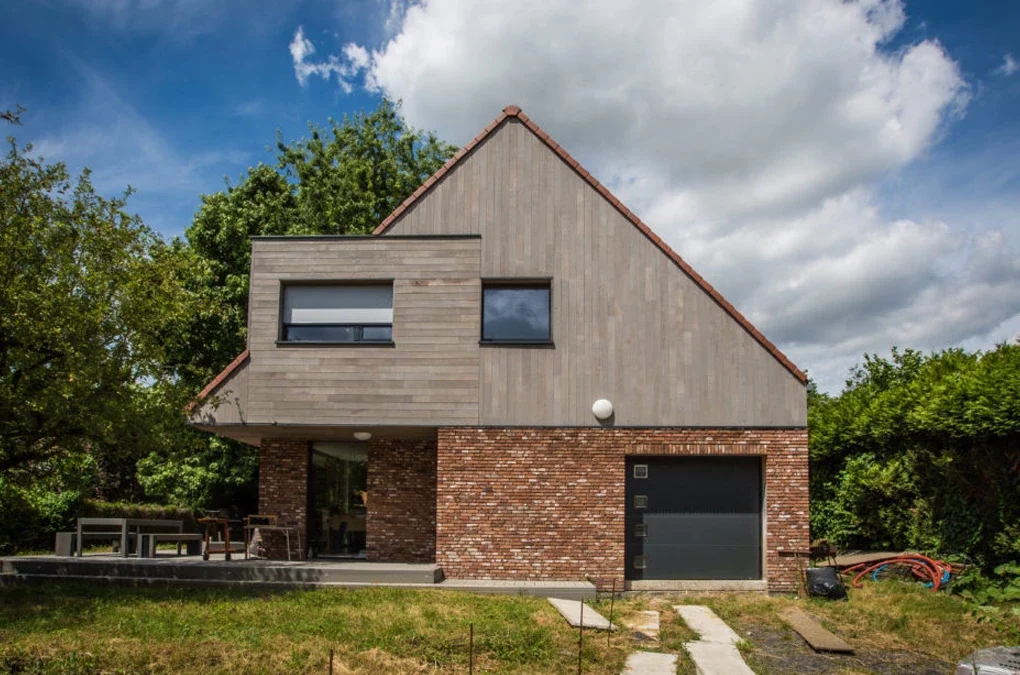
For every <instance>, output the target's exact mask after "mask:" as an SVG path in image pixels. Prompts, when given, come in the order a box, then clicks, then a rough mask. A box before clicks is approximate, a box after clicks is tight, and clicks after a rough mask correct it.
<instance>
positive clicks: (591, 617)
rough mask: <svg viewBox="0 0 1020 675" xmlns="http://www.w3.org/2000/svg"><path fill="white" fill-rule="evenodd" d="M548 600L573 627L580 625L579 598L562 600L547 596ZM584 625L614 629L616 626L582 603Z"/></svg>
mask: <svg viewBox="0 0 1020 675" xmlns="http://www.w3.org/2000/svg"><path fill="white" fill-rule="evenodd" d="M549 602H550V603H551V604H552V606H553V607H555V608H556V609H557V610H559V612H560V614H562V615H563V618H564V619H566V620H567V623H569V624H570V625H571V626H572V627H574V628H579V627H580V626H581V606H582V604H583V603H582V602H581V601H580V600H564V599H563V598H549ZM584 627H585V628H594V629H595V630H616V626H614V625H612V624H610V623H609V620H608V619H607V618H606V617H604V616H602V615H601V614H599V613H598V612H596V611H595V610H594V609H592V608H591V607H589V606H588V605H586V604H585V605H584Z"/></svg>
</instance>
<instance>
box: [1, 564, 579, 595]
mask: <svg viewBox="0 0 1020 675" xmlns="http://www.w3.org/2000/svg"><path fill="white" fill-rule="evenodd" d="M46 581H88V582H93V583H94V582H99V583H123V584H131V585H148V584H169V585H175V584H180V585H192V586H250V587H253V588H259V587H261V588H266V589H270V588H316V587H329V586H334V587H345V588H359V587H369V586H384V587H385V586H390V587H420V588H437V589H442V590H457V591H469V592H475V593H500V594H510V595H534V596H539V597H549V596H553V597H558V598H570V599H578V600H581V599H587V598H591V597H594V596H595V587H594V585H592V584H591V583H590V582H588V581H524V580H522V581H494V580H488V579H446V578H445V577H444V575H443V570H442V568H441V567H440V566H439V565H436V564H433V563H384V562H367V561H364V560H357V561H354V560H294V561H288V560H256V559H250V560H244V558H243V555H242V556H237V555H236V554H235V555H234V559H233V560H230V561H227V560H225V559H224V556H223V555H222V554H220V555H214V556H212V558H211V559H210V560H203V559H202V557H201V556H197V555H195V556H165V557H157V558H121V557H119V556H115V555H111V554H108V553H93V554H86V555H85V556H84V557H82V558H67V557H58V556H54V555H36V556H9V557H4V558H0V584H7V583H42V582H46Z"/></svg>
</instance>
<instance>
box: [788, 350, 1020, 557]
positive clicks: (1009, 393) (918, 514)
mask: <svg viewBox="0 0 1020 675" xmlns="http://www.w3.org/2000/svg"><path fill="white" fill-rule="evenodd" d="M808 422H809V427H810V453H811V496H812V513H811V519H812V534H813V536H816V537H827V538H829V539H830V540H833V541H835V542H836V543H839V544H841V545H843V546H850V547H862V548H880V547H891V548H895V549H901V548H921V549H929V550H934V551H939V552H943V553H945V552H958V553H963V554H967V555H969V556H972V557H973V558H974V559H975V560H977V561H979V562H981V563H982V564H983V565H985V566H986V567H990V566H994V565H995V564H998V563H1002V562H1004V561H1007V560H1011V559H1012V560H1018V559H1020V344H1002V345H999V346H998V347H996V348H995V349H994V350H991V351H989V352H986V353H981V352H978V353H967V352H965V351H963V350H961V349H950V350H945V351H941V352H937V353H933V354H928V355H925V354H922V353H921V352H917V351H914V350H909V349H908V350H906V351H902V352H901V351H899V350H896V349H893V351H892V355H891V357H890V358H888V359H885V358H880V357H878V356H875V355H869V356H866V357H865V359H864V363H863V364H861V365H860V366H858V367H857V368H855V369H854V370H853V372H852V374H851V377H850V379H849V380H848V381H847V383H846V387H845V389H844V390H843V392H842V393H841V394H840V395H838V396H826V395H824V394H818V393H817V392H812V393H811V394H810V399H809V413H808Z"/></svg>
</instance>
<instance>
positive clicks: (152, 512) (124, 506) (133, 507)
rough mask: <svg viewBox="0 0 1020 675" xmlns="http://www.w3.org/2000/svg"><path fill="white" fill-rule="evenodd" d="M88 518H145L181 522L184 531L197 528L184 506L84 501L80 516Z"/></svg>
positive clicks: (193, 514) (193, 518) (192, 517)
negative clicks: (182, 522)
mask: <svg viewBox="0 0 1020 675" xmlns="http://www.w3.org/2000/svg"><path fill="white" fill-rule="evenodd" d="M81 515H83V516H86V517H89V518H147V519H150V520H183V521H184V529H185V530H194V529H196V528H197V527H198V523H197V522H196V520H195V513H194V512H193V511H192V510H191V509H189V508H186V507H184V506H167V505H164V504H131V503H129V502H102V501H99V500H95V499H87V500H85V506H84V509H83V512H82V514H81Z"/></svg>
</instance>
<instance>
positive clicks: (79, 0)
mask: <svg viewBox="0 0 1020 675" xmlns="http://www.w3.org/2000/svg"><path fill="white" fill-rule="evenodd" d="M1018 29H1020V3H1017V2H1001V1H1000V2H982V1H974V2H967V3H961V2H957V1H956V0H945V1H938V0H926V1H925V2H919V1H917V0H915V1H905V2H904V1H898V0H856V1H854V0H848V1H845V2H844V1H842V0H797V1H793V0H715V1H713V2H701V1H690V2H684V1H673V0H668V1H667V0H613V1H611V2H610V1H602V0H588V1H586V2H577V1H576V0H565V1H559V0H516V1H515V2H504V1H502V0H432V1H431V2H426V3H422V2H408V1H407V0H349V1H347V2H340V1H331V2H327V1H319V2H312V1H307V2H268V1H261V0H249V1H241V0H222V1H220V2H211V3H210V2H206V1H205V0H178V1H176V2H173V1H169V0H165V1H164V0H106V1H103V2H100V1H99V0H96V1H94V2H92V1H88V0H65V1H64V2H57V1H55V0H24V1H22V2H17V3H6V4H5V6H4V7H3V8H2V9H0V73H2V76H0V108H11V107H13V106H14V105H15V104H21V105H23V106H24V107H25V108H26V109H27V111H26V112H25V114H24V116H23V122H24V124H23V126H22V127H20V128H16V129H14V130H13V133H14V134H15V135H16V136H17V137H18V140H19V141H21V142H31V143H33V145H34V148H35V152H36V153H37V154H38V155H40V156H43V157H45V158H46V159H48V160H54V161H55V160H61V161H65V162H67V164H68V165H69V166H70V167H71V168H72V169H74V170H80V169H81V168H82V167H86V166H87V167H89V168H90V169H91V170H92V171H93V180H94V182H95V183H96V185H97V187H98V188H99V189H100V190H101V191H102V192H104V193H106V194H109V195H115V194H119V193H120V192H121V191H122V190H123V189H124V188H125V187H126V186H127V185H131V186H132V187H133V188H134V189H135V190H136V193H135V194H134V195H133V196H132V197H131V200H130V207H131V208H132V209H133V210H135V211H137V212H138V213H139V214H140V215H141V216H142V217H143V218H144V220H145V221H146V222H147V223H148V224H149V225H151V226H152V227H154V228H155V229H157V230H158V231H159V232H161V233H162V234H164V235H165V236H167V237H171V236H177V235H180V234H181V233H182V232H183V231H184V229H185V228H186V227H187V226H188V225H189V223H190V222H191V219H192V217H193V215H194V212H195V210H196V209H197V208H198V206H199V205H200V203H201V197H200V196H201V195H202V194H203V193H206V194H207V193H212V192H215V191H218V190H221V189H223V187H224V186H225V181H226V180H230V181H234V182H236V181H237V180H238V178H239V177H240V176H241V175H243V172H244V171H245V169H246V168H247V167H249V166H252V165H255V164H257V163H259V162H267V163H271V162H272V161H273V160H272V154H271V152H270V151H269V149H270V148H271V147H272V146H274V145H275V142H276V138H277V133H278V132H279V133H280V134H281V135H282V137H283V138H284V139H285V140H288V141H289V140H294V139H297V138H301V137H303V136H305V135H307V123H308V122H309V121H311V122H315V123H319V124H322V123H325V121H326V119H327V118H328V117H330V116H332V117H335V118H338V119H339V118H342V117H343V115H344V114H345V113H352V112H356V111H359V110H363V109H373V108H374V107H375V106H376V104H377V103H378V101H379V98H380V97H381V96H383V95H386V96H389V97H391V98H393V99H400V100H401V101H402V102H403V108H402V110H403V112H404V114H405V116H406V118H407V120H408V122H409V123H410V124H412V125H413V126H415V127H419V128H424V129H430V130H435V131H436V132H437V133H438V134H439V136H440V137H441V138H443V139H444V140H447V141H450V142H452V143H455V144H463V143H465V142H467V141H468V140H470V139H471V138H472V137H473V136H474V135H475V134H477V133H478V131H480V130H481V129H482V127H484V126H485V125H486V124H488V122H489V121H491V120H492V119H493V118H494V117H495V116H496V115H497V114H498V113H499V111H500V110H501V109H502V108H503V107H504V106H505V105H508V104H511V103H513V104H517V105H520V106H522V107H523V109H524V110H525V112H527V113H528V115H529V116H530V117H531V118H532V119H534V120H535V121H536V122H537V123H538V124H540V125H541V126H542V127H543V128H544V129H545V130H546V131H547V132H549V133H550V134H551V135H552V136H553V138H555V139H556V140H557V141H558V142H559V143H560V144H562V145H563V146H564V147H565V148H567V149H568V151H569V152H570V153H571V154H572V155H574V156H575V157H576V158H578V160H579V161H580V162H581V163H582V164H583V165H585V167H586V168H587V169H588V170H590V171H591V172H592V173H593V174H594V175H595V176H596V177H597V178H598V179H599V180H600V181H601V182H603V183H605V184H606V185H607V186H608V187H609V188H610V189H611V190H612V191H613V192H614V193H615V194H616V195H617V196H618V197H619V198H620V199H622V200H623V201H624V203H626V204H627V205H628V206H629V207H630V208H631V209H632V210H633V211H634V212H635V213H637V214H638V215H639V216H640V217H641V218H642V219H643V220H644V221H645V222H646V223H647V224H648V225H649V226H650V227H652V229H654V230H655V231H656V232H657V233H658V234H659V235H660V236H662V237H663V239H665V240H666V241H667V242H668V243H669V244H670V245H671V246H672V247H673V248H674V249H675V250H677V251H678V252H679V253H680V255H681V256H683V257H684V258H685V259H686V260H687V261H688V262H689V263H691V264H692V265H693V266H694V268H695V269H697V270H698V271H699V273H701V274H702V275H703V276H704V277H706V278H707V279H708V280H709V281H710V282H711V283H712V284H713V285H714V286H716V288H718V289H719V290H720V291H721V292H722V293H723V294H724V295H725V296H726V297H727V298H728V299H729V300H730V301H731V302H732V303H733V304H734V305H736V306H737V307H738V308H739V309H740V310H741V311H742V312H743V313H744V314H745V315H747V316H748V318H749V319H750V320H751V321H752V322H753V323H754V324H755V325H756V326H757V327H758V328H759V329H761V330H762V332H763V333H765V335H766V336H768V337H769V338H770V339H771V340H772V341H774V342H775V343H776V344H778V345H779V347H780V348H781V349H782V350H783V351H784V352H785V353H786V354H787V355H788V356H789V357H790V358H791V359H792V360H793V361H794V362H795V363H797V364H798V366H800V367H801V368H803V369H806V370H807V371H808V373H809V375H810V376H811V377H812V378H813V379H814V380H815V381H816V382H817V383H818V384H819V386H820V387H821V388H822V389H823V390H826V391H838V390H839V388H840V387H841V386H842V383H843V381H844V380H845V378H846V377H847V374H848V372H849V369H850V368H851V367H852V366H853V365H854V364H855V363H858V362H859V361H860V359H861V356H862V354H863V353H865V352H869V353H879V354H883V355H884V354H888V353H889V350H890V348H891V347H892V346H893V345H898V346H900V347H901V348H905V347H913V348H917V349H922V350H931V349H942V348H946V347H952V346H963V347H965V348H968V349H986V348H989V347H992V346H994V345H995V344H996V343H999V342H1002V341H1005V340H1012V339H1015V338H1016V337H1017V336H1018V335H1020V160H1018V159H1017V158H1018V157H1020V30H1018Z"/></svg>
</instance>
